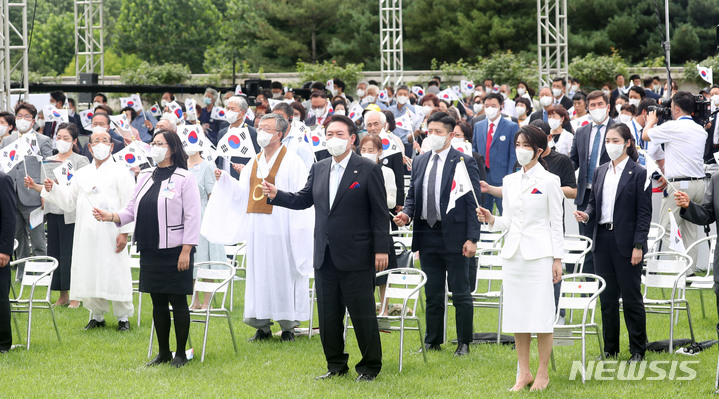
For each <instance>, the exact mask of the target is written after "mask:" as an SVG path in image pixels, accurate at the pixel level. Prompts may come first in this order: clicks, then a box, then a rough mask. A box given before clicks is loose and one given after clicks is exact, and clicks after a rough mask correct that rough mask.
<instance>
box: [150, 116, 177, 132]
mask: <svg viewBox="0 0 719 399" xmlns="http://www.w3.org/2000/svg"><path fill="white" fill-rule="evenodd" d="M155 130H156V131H158V132H159V131H160V130H169V131H171V132H177V125H176V124H175V123H173V122H172V121H170V120H169V119H160V121H159V122H157V125H155Z"/></svg>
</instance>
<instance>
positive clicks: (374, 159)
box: [362, 152, 379, 162]
mask: <svg viewBox="0 0 719 399" xmlns="http://www.w3.org/2000/svg"><path fill="white" fill-rule="evenodd" d="M362 156H363V157H365V158H367V159H369V160H370V161H372V162H377V156H379V154H370V153H369V152H363V153H362Z"/></svg>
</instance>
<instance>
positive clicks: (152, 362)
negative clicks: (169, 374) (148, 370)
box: [145, 353, 172, 367]
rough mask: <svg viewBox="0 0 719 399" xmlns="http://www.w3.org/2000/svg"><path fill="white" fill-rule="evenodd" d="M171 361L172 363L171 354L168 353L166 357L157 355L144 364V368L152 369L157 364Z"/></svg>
mask: <svg viewBox="0 0 719 399" xmlns="http://www.w3.org/2000/svg"><path fill="white" fill-rule="evenodd" d="M171 361H172V353H168V354H167V355H162V354H159V355H157V356H155V358H154V359H152V360H150V361H149V362H147V363H145V366H146V367H152V366H157V365H158V364H163V363H170V362H171Z"/></svg>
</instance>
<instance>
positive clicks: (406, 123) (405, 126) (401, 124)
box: [394, 110, 413, 131]
mask: <svg viewBox="0 0 719 399" xmlns="http://www.w3.org/2000/svg"><path fill="white" fill-rule="evenodd" d="M394 123H395V125H396V126H397V129H402V130H409V131H412V124H413V121H412V116H411V115H410V112H409V110H407V112H405V113H404V115H402V116H400V117H399V118H396V119H395V121H394Z"/></svg>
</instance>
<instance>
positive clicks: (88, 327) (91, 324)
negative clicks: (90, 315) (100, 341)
mask: <svg viewBox="0 0 719 399" xmlns="http://www.w3.org/2000/svg"><path fill="white" fill-rule="evenodd" d="M98 327H105V320H103V321H97V320H95V319H92V320H90V322H89V323H87V325H86V326H85V329H86V330H92V329H93V328H98Z"/></svg>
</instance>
